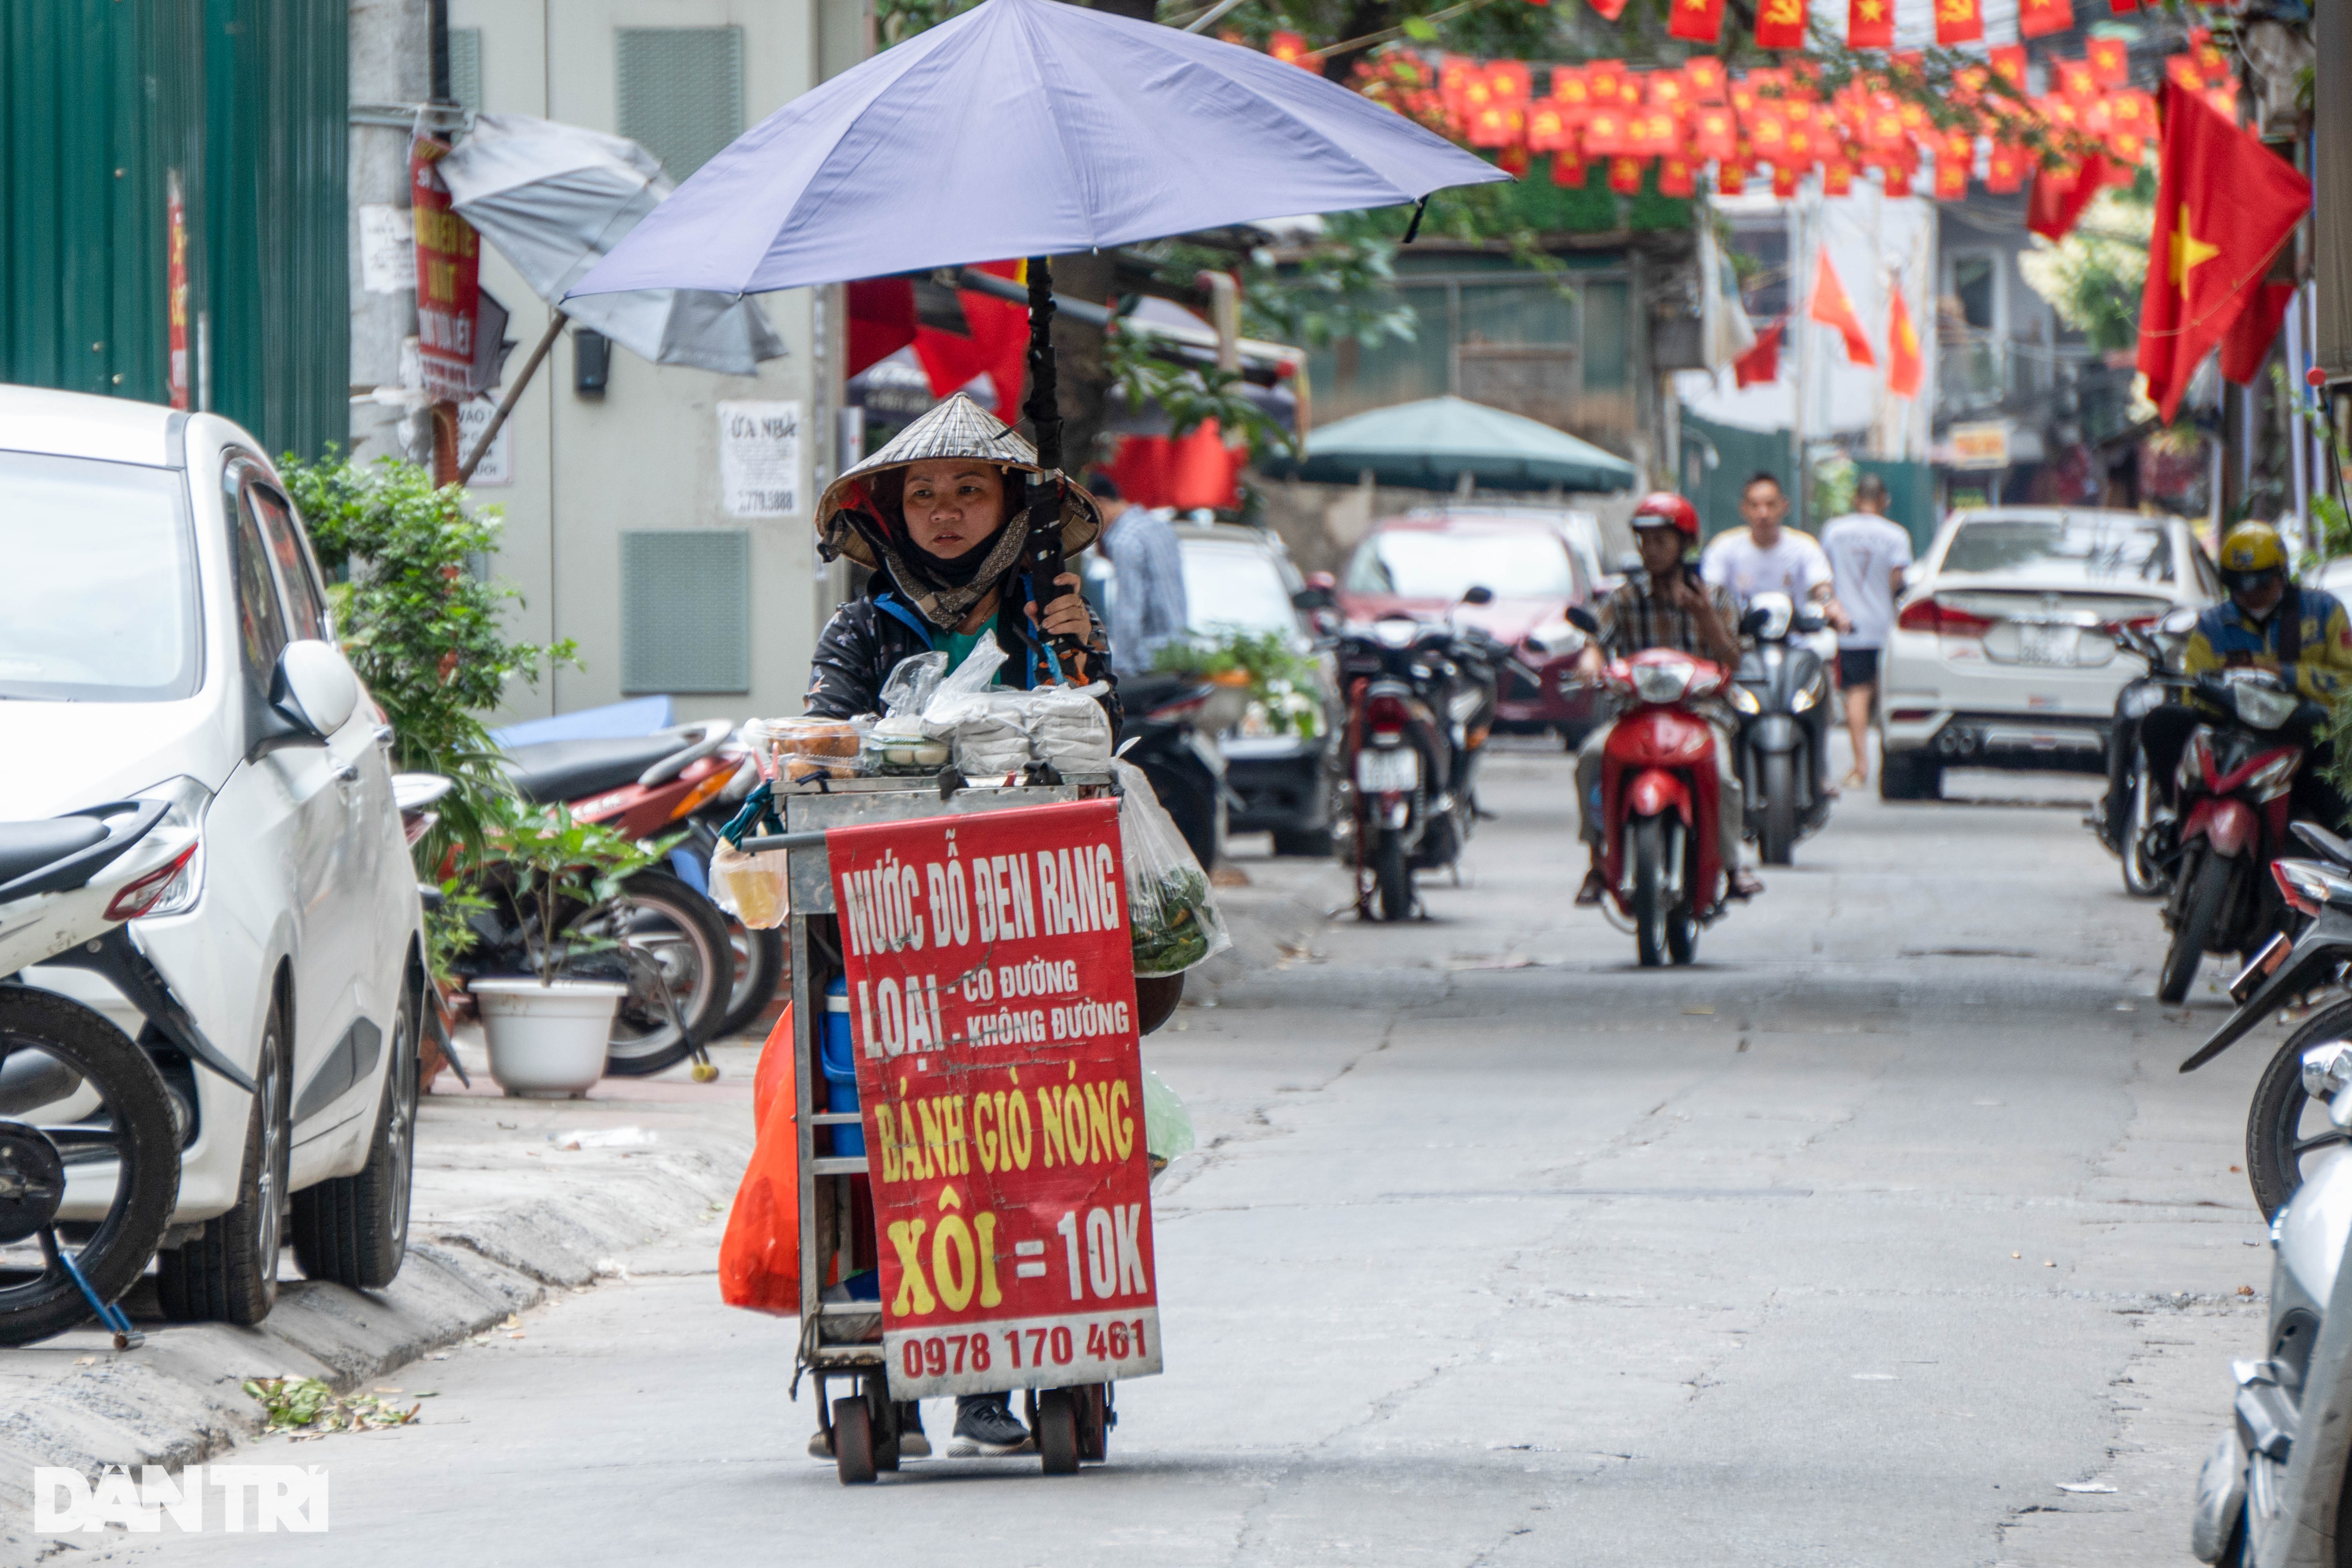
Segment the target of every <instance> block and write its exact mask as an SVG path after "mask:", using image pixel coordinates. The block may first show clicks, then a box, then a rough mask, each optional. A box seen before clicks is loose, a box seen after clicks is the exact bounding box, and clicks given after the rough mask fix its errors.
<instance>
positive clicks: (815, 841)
mask: <svg viewBox="0 0 2352 1568" xmlns="http://www.w3.org/2000/svg"><path fill="white" fill-rule="evenodd" d="M736 847H737V848H739V849H740V850H742V851H743V853H744V854H746V855H763V854H765V853H767V852H768V851H769V850H771V849H822V848H824V829H823V828H817V829H815V830H814V831H812V832H808V833H768V834H762V835H761V836H760V837H751V835H749V834H746V835H745V836H744V837H743V842H742V843H740V844H739V845H737V846H736Z"/></svg>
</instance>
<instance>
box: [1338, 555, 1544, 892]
mask: <svg viewBox="0 0 2352 1568" xmlns="http://www.w3.org/2000/svg"><path fill="white" fill-rule="evenodd" d="M1493 598H1494V595H1493V594H1492V593H1491V592H1489V591H1488V590H1487V589H1485V588H1472V589H1471V590H1470V591H1469V592H1468V593H1467V594H1465V595H1463V602H1464V603H1465V604H1469V605H1483V604H1486V603H1488V602H1490V601H1491V600H1492V599H1493ZM1508 657H1509V651H1508V650H1507V649H1506V648H1503V647H1501V646H1500V645H1499V644H1497V643H1496V641H1495V639H1494V638H1492V637H1488V636H1486V633H1484V632H1482V631H1480V630H1478V629H1477V628H1476V627H1475V626H1432V625H1425V624H1423V623H1422V622H1420V621H1418V620H1416V619H1414V618H1413V617H1412V616H1408V615H1402V614H1397V615H1388V616H1381V617H1380V618H1379V619H1378V620H1375V621H1373V622H1372V623H1371V624H1370V626H1349V627H1348V628H1345V629H1344V630H1342V631H1341V633H1340V634H1339V679H1340V682H1341V684H1342V686H1343V687H1344V689H1345V690H1346V694H1347V722H1346V725H1345V728H1344V729H1343V731H1341V752H1340V755H1341V761H1342V764H1343V767H1342V775H1341V776H1342V778H1343V780H1344V781H1345V782H1344V783H1343V785H1342V789H1343V793H1344V797H1345V806H1346V810H1345V811H1344V813H1343V814H1342V816H1341V817H1340V835H1339V837H1340V838H1341V840H1342V842H1341V844H1340V846H1339V854H1340V858H1342V859H1343V860H1348V861H1349V862H1351V863H1352V864H1353V865H1354V867H1355V868H1356V908H1357V910H1358V912H1359V913H1360V914H1363V915H1365V916H1367V917H1369V916H1370V914H1371V912H1372V910H1373V909H1374V907H1375V905H1377V908H1378V910H1379V915H1380V918H1381V920H1384V921H1401V920H1407V919H1410V918H1411V917H1412V915H1413V914H1414V913H1415V912H1416V906H1417V900H1416V899H1415V897H1414V894H1413V887H1412V873H1413V872H1414V871H1417V870H1433V869H1436V868H1443V867H1447V866H1452V865H1454V863H1455V862H1456V861H1457V860H1459V859H1460V858H1461V855H1462V850H1463V847H1465V845H1466V844H1468V842H1469V840H1470V831H1471V827H1472V826H1473V825H1474V823H1475V820H1476V817H1477V796H1476V793H1475V790H1476V773H1477V765H1478V757H1479V754H1480V752H1482V751H1483V750H1484V748H1485V746H1486V736H1487V732H1488V731H1490V730H1491V729H1492V728H1493V726H1494V721H1495V693H1496V671H1497V668H1499V666H1500V664H1501V661H1502V660H1503V659H1504V658H1508Z"/></svg>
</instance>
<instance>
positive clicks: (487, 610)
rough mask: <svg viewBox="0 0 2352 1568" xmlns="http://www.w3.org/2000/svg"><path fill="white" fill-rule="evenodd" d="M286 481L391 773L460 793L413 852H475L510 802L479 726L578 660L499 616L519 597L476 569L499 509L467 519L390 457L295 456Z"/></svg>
mask: <svg viewBox="0 0 2352 1568" xmlns="http://www.w3.org/2000/svg"><path fill="white" fill-rule="evenodd" d="M278 472H279V473H280V474H281V475H282V476H283V477H284V478H285V480H286V487H287V492H288V494H289V495H290V496H291V497H292V498H293V500H294V504H295V507H296V508H297V509H298V510H299V511H300V512H301V514H302V520H303V521H304V523H305V524H306V525H307V526H308V528H309V530H310V542H311V544H312V547H313V548H314V549H315V550H316V551H317V552H318V556H319V563H320V566H321V567H322V568H323V569H324V570H325V571H326V573H327V575H328V578H329V580H330V586H329V589H328V594H329V596H330V597H331V599H332V600H333V602H334V611H335V625H336V626H337V628H338V630H339V631H340V632H341V637H342V641H343V652H344V653H345V655H346V656H347V657H348V658H350V659H351V661H352V668H354V669H356V670H357V671H358V672H359V677H360V679H362V680H363V681H365V682H366V683H367V689H368V693H369V695H370V696H372V697H373V698H374V699H375V700H376V703H377V705H378V706H379V707H381V708H382V709H383V711H384V716H385V717H386V718H387V719H389V720H390V721H391V722H392V730H393V759H394V763H395V764H396V765H397V766H398V767H400V768H401V769H403V770H404V771H408V772H415V773H441V774H445V775H446V776H447V777H449V778H450V779H453V780H455V781H456V784H457V787H456V788H455V789H453V790H452V791H451V792H450V794H449V795H447V796H446V797H445V798H444V799H443V801H442V803H441V805H440V807H439V808H438V809H439V811H440V814H441V819H442V820H441V826H439V828H437V829H436V831H435V833H434V834H433V835H431V836H430V837H427V839H426V840H425V842H424V843H423V844H421V845H419V846H418V849H419V858H420V864H421V865H424V866H425V867H426V868H428V869H429V868H431V867H432V866H433V865H435V864H436V863H437V862H438V861H439V859H440V858H441V856H442V854H443V853H444V852H445V851H446V848H447V847H448V846H449V844H450V842H451V839H452V837H457V838H468V839H475V840H478V838H479V837H480V828H481V824H482V819H483V817H484V815H485V814H486V813H487V812H488V811H490V810H492V809H493V808H494V807H495V806H496V805H498V803H499V801H501V800H503V799H504V798H505V797H506V796H507V795H510V794H511V791H510V790H509V787H508V785H507V783H506V777H505V775H504V774H503V773H500V772H499V767H498V761H497V750H496V748H495V747H493V746H492V745H491V743H490V739H489V734H488V730H487V729H486V728H485V726H484V723H483V715H485V714H487V713H488V712H489V711H491V710H494V709H496V708H497V707H499V705H500V704H501V703H502V702H503V701H505V700H506V698H507V695H508V692H509V688H510V686H511V685H512V684H513V683H514V682H517V681H520V682H521V683H522V684H523V685H525V686H532V685H536V684H537V683H538V680H539V678H540V676H541V673H542V672H543V671H544V670H545V669H546V668H548V667H549V666H550V665H551V664H553V663H559V662H560V663H566V664H574V665H576V664H577V663H578V653H577V649H576V648H575V647H573V645H572V643H571V642H570V641H569V640H568V639H567V640H565V641H562V642H557V643H553V644H550V645H547V646H544V647H542V646H541V645H539V644H536V643H527V642H517V641H514V640H512V639H510V638H509V637H508V636H507V633H506V628H505V625H504V621H503V616H502V611H503V608H504V606H505V605H507V604H509V602H518V601H520V598H521V595H520V593H518V592H517V591H516V590H515V589H514V588H512V587H510V586H509V585H507V584H503V583H499V582H495V581H493V580H491V579H489V578H488V577H487V576H483V575H478V574H476V572H475V571H474V570H473V565H474V563H476V562H478V561H481V560H484V559H486V558H488V555H489V554H490V553H491V552H493V551H494V550H496V549H497V547H498V541H499V527H500V524H499V514H498V512H497V510H496V509H494V508H480V509H474V508H469V506H468V505H467V495H466V492H465V491H464V490H463V489H459V488H457V486H455V485H450V486H446V487H443V488H439V489H436V488H435V486H434V484H433V481H432V479H430V477H429V476H428V475H427V474H426V473H425V470H424V469H422V468H418V467H417V466H416V465H415V464H413V463H404V462H401V461H399V460H398V459H396V458H378V459H377V460H376V461H375V462H373V463H368V464H360V463H352V462H346V461H344V460H342V459H341V458H340V457H339V456H338V455H337V454H336V453H335V452H334V451H333V450H332V449H330V451H329V453H328V455H327V456H326V457H325V458H322V459H321V460H320V461H319V462H316V463H305V462H302V461H299V459H296V458H292V457H290V456H289V457H288V458H284V459H283V460H282V461H281V462H280V464H279V466H278Z"/></svg>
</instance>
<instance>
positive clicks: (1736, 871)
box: [1576, 490, 1763, 904]
mask: <svg viewBox="0 0 2352 1568" xmlns="http://www.w3.org/2000/svg"><path fill="white" fill-rule="evenodd" d="M1633 542H1634V543H1635V544H1636V545H1637V546H1638V547H1639V548H1640V550H1641V552H1642V570H1641V571H1639V572H1637V573H1634V574H1632V575H1630V576H1628V577H1627V578H1626V579H1625V583H1624V585H1623V586H1622V587H1621V588H1619V589H1618V590H1617V591H1616V592H1615V593H1613V594H1612V595H1609V597H1608V598H1607V599H1605V600H1603V601H1601V607H1600V613H1599V615H1598V616H1597V619H1598V620H1599V622H1600V626H1599V629H1598V631H1596V632H1595V633H1594V635H1593V638H1592V641H1591V644H1590V645H1589V646H1588V647H1586V648H1585V649H1584V651H1583V654H1582V656H1581V657H1580V658H1579V660H1578V662H1577V674H1578V675H1579V676H1580V678H1581V679H1583V680H1585V681H1586V682H1587V683H1588V684H1590V683H1591V682H1592V681H1594V680H1597V679H1599V678H1600V675H1601V666H1602V665H1603V664H1604V663H1606V662H1607V661H1608V660H1610V659H1613V658H1629V657H1631V656H1632V655H1633V654H1637V653H1640V652H1641V651H1642V650H1643V649H1644V648H1653V647H1667V648H1673V649H1675V650H1676V651H1677V652H1680V653H1686V654H1690V655H1692V656H1693V657H1694V658H1705V659H1711V660H1713V661H1714V662H1715V663H1717V664H1720V665H1722V666H1723V667H1724V668H1726V669H1727V670H1736V669H1738V668H1739V632H1738V626H1739V610H1738V605H1737V604H1736V603H1735V602H1734V600H1733V599H1732V596H1731V594H1730V592H1729V590H1727V589H1726V588H1724V587H1723V586H1721V585H1720V584H1708V583H1706V581H1704V580H1703V579H1702V578H1701V577H1700V575H1699V571H1698V509H1697V508H1696V507H1694V506H1692V505H1691V503H1690V502H1689V501H1687V500H1685V499H1683V498H1682V497H1681V496H1678V495H1676V494H1675V493H1674V492H1673V491H1671V490H1655V491H1653V492H1652V493H1651V494H1649V495H1646V496H1643V498H1642V500H1641V504H1639V505H1638V506H1636V507H1634V509H1633ZM1705 717H1706V719H1707V721H1708V722H1709V723H1710V724H1711V725H1712V726H1713V727H1714V730H1715V771H1716V784H1717V790H1716V800H1717V806H1718V813H1717V829H1716V831H1717V836H1718V838H1719V853H1720V854H1721V856H1722V858H1723V863H1724V864H1725V865H1727V866H1728V867H1730V868H1732V869H1731V896H1732V897H1734V898H1740V899H1744V898H1749V897H1752V896H1754V895H1755V894H1757V893H1759V892H1761V891H1762V890H1763V884H1761V883H1759V881H1757V880H1756V879H1755V878H1754V877H1752V876H1750V875H1749V874H1748V871H1747V869H1746V868H1744V867H1742V866H1741V865H1740V858H1741V854H1742V851H1741V848H1740V835H1741V831H1742V828H1743V826H1744V825H1745V821H1746V816H1745V809H1744V806H1743V805H1742V802H1741V799H1740V794H1739V778H1738V773H1736V772H1735V771H1734V770H1733V767H1732V759H1733V758H1734V757H1735V756H1736V755H1737V753H1738V748H1737V745H1736V744H1735V742H1736V736H1737V732H1736V731H1735V730H1734V728H1733V726H1732V721H1731V716H1730V714H1729V713H1728V712H1708V713H1707V714H1706V715H1705ZM1610 728H1611V726H1609V725H1606V724H1604V725H1601V727H1600V728H1599V729H1596V730H1594V731H1592V733H1591V734H1590V735H1588V736H1586V737H1585V740H1584V744H1583V745H1582V746H1580V747H1579V748H1578V750H1577V753H1576V801H1577V815H1578V816H1579V818H1580V823H1581V832H1582V834H1583V837H1584V841H1585V843H1586V844H1587V845H1588V846H1590V847H1591V851H1592V868H1591V871H1589V872H1587V873H1586V875H1585V879H1584V886H1583V887H1581V888H1580V889H1578V890H1577V894H1576V901H1577V902H1578V903H1580V904H1598V903H1599V902H1600V901H1601V895H1602V894H1603V893H1604V892H1606V891H1607V882H1606V880H1605V879H1604V878H1603V877H1602V876H1601V750H1602V748H1603V747H1605V746H1606V745H1607V744H1608V743H1609V731H1610Z"/></svg>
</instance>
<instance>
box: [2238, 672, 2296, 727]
mask: <svg viewBox="0 0 2352 1568" xmlns="http://www.w3.org/2000/svg"><path fill="white" fill-rule="evenodd" d="M2230 700H2231V701H2232V702H2234V703H2235V704H2237V709H2238V717H2239V718H2241V719H2243V720H2244V721H2246V722H2247V723H2249V724H2252V726H2253V727H2254V728H2255V729H2257V730H2275V729H2277V728H2278V727H2279V726H2280V725H2282V724H2284V723H2285V722H2286V721H2288V720H2289V719H2292V718H2294V710H2295V709H2296V708H2297V707H2298V706H2300V705H2301V702H2302V700H2301V699H2300V698H2298V697H2297V696H2295V694H2294V692H2292V691H2273V690H2272V689H2270V688H2269V687H2267V686H2257V685H2254V684H2253V683H2252V682H2251V681H2241V682H2239V683H2237V684H2236V685H2233V686H2231V688H2230Z"/></svg>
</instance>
